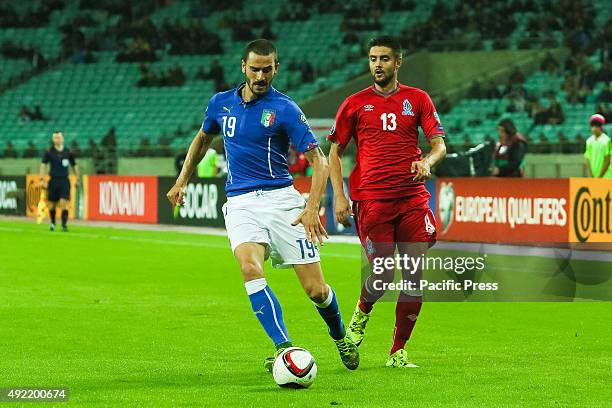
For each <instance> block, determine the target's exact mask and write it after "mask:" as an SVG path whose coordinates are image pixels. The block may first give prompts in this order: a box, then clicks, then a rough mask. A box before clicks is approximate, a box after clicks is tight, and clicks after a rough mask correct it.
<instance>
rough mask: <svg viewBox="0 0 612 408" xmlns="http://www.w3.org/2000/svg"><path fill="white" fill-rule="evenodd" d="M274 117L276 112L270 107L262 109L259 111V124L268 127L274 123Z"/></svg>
mask: <svg viewBox="0 0 612 408" xmlns="http://www.w3.org/2000/svg"><path fill="white" fill-rule="evenodd" d="M275 117H276V112H274V111H273V110H270V109H264V110H263V112H262V113H261V124H262V125H263V126H264V127H270V126H272V125H273V124H274V118H275Z"/></svg>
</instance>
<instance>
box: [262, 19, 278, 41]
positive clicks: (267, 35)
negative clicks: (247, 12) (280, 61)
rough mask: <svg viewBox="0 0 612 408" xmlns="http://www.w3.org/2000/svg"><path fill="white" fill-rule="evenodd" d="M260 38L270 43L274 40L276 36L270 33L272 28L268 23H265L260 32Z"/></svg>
mask: <svg viewBox="0 0 612 408" xmlns="http://www.w3.org/2000/svg"><path fill="white" fill-rule="evenodd" d="M261 38H265V39H266V40H270V41H272V40H276V34H274V33H273V32H272V27H271V25H270V22H269V21H268V22H266V25H265V26H264V28H263V30H262V31H261Z"/></svg>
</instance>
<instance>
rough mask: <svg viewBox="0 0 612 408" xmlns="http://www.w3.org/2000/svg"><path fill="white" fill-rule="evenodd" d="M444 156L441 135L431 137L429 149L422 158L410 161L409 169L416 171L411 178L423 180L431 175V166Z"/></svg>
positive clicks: (444, 150) (444, 147) (444, 151)
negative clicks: (410, 166)
mask: <svg viewBox="0 0 612 408" xmlns="http://www.w3.org/2000/svg"><path fill="white" fill-rule="evenodd" d="M445 157H446V144H445V143H444V138H443V137H434V138H433V139H431V151H430V152H429V154H428V155H427V156H425V158H423V160H418V161H415V162H412V168H411V171H412V172H413V173H415V172H416V174H415V176H414V178H413V180H415V181H423V180H426V179H427V178H428V177H429V176H431V168H432V167H434V166H435V165H436V164H438V163H440V162H441V161H442V160H443V159H444V158H445Z"/></svg>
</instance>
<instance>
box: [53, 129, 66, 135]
mask: <svg viewBox="0 0 612 408" xmlns="http://www.w3.org/2000/svg"><path fill="white" fill-rule="evenodd" d="M56 133H61V134H62V136H64V131H63V130H54V131H53V132H51V135H54V134H56Z"/></svg>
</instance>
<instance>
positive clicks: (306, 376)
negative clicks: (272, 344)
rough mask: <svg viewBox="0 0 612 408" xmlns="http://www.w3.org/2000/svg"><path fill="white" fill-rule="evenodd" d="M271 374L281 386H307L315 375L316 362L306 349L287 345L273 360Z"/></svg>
mask: <svg viewBox="0 0 612 408" xmlns="http://www.w3.org/2000/svg"><path fill="white" fill-rule="evenodd" d="M272 376H273V377H274V381H276V383H277V384H278V385H280V386H281V387H284V388H308V387H310V386H311V385H312V383H313V382H314V380H315V378H316V377H317V364H316V363H315V360H314V357H312V354H310V353H309V352H308V350H305V349H303V348H300V347H289V348H286V349H285V350H283V351H282V353H280V354H279V355H278V356H277V357H276V360H274V367H273V368H272Z"/></svg>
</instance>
